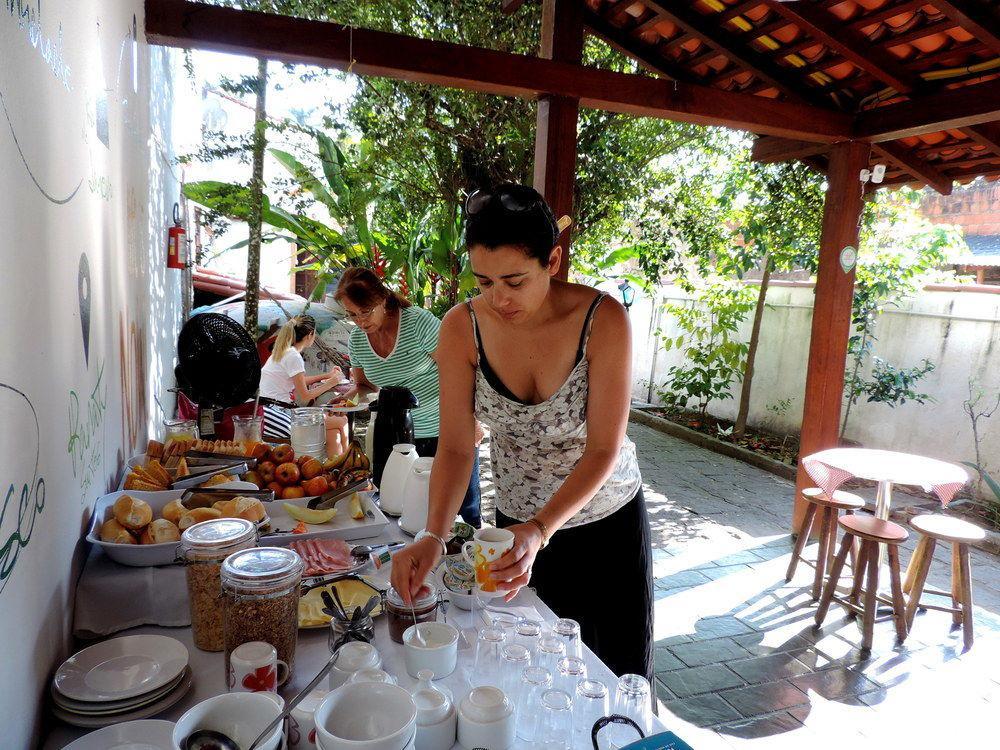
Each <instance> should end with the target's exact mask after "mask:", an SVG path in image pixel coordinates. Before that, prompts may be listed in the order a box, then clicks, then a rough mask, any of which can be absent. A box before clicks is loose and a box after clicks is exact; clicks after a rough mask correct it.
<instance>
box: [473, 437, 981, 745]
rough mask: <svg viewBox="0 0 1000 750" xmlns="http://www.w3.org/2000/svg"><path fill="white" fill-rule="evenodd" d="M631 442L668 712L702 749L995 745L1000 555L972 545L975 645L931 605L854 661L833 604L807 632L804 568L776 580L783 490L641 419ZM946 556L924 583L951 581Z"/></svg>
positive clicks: (852, 642)
mask: <svg viewBox="0 0 1000 750" xmlns="http://www.w3.org/2000/svg"><path fill="white" fill-rule="evenodd" d="M629 435H630V436H631V437H632V439H633V440H634V441H635V443H636V446H637V448H638V453H639V461H640V464H641V466H642V471H643V478H644V481H645V487H646V500H647V503H648V506H649V514H650V522H651V525H652V531H653V548H654V576H655V579H656V580H655V586H656V602H655V605H654V607H655V611H654V616H655V636H656V639H657V644H656V645H657V648H656V690H657V693H658V696H659V699H660V701H661V715H662V716H663V717H664V718H665V719H666V722H667V724H668V726H669V727H670V728H671V729H672V730H673V731H675V732H676V733H677V734H678V735H679V736H680V737H682V738H684V739H685V740H686V741H687V742H688V743H690V744H691V745H692V747H694V748H695V750H714V749H715V748H722V749H723V750H729V749H730V748H745V747H748V746H749V747H753V748H757V747H760V748H762V749H763V750H771V748H786V747H787V748H810V750H819V749H821V748H870V747H886V748H891V747H906V748H913V749H914V750H916V749H918V748H919V749H921V750H922V749H923V748H931V747H939V746H940V747H945V746H952V745H954V746H962V747H968V748H995V747H998V745H1000V743H998V741H997V739H996V736H995V721H996V716H997V712H998V711H1000V616H998V615H1000V560H998V559H997V558H996V557H994V556H992V555H987V554H985V553H981V552H979V551H977V550H973V559H972V570H973V582H974V587H975V595H976V604H977V607H976V613H975V628H976V643H975V646H974V647H973V649H972V650H971V651H970V652H969V653H967V654H962V653H961V634H960V633H959V632H952V631H951V628H950V625H951V618H950V615H946V614H944V613H939V612H932V611H927V612H925V613H923V614H920V615H918V617H917V621H916V623H915V626H914V629H913V632H912V634H911V635H910V636H909V638H908V639H907V642H906V645H905V646H904V647H901V648H895V647H894V631H893V626H892V623H891V621H886V622H881V623H878V624H877V625H876V632H875V644H874V648H873V650H872V653H871V655H870V656H868V657H867V658H865V659H862V658H861V656H860V652H859V645H860V642H861V634H860V630H859V627H858V624H857V622H855V621H853V620H849V619H847V618H846V617H845V616H844V614H843V610H842V609H840V608H839V607H836V606H834V607H833V608H831V610H830V614H829V615H828V617H827V622H826V624H825V625H824V627H823V628H822V629H821V630H819V631H814V630H813V627H812V625H813V616H814V614H815V605H814V604H813V603H812V600H811V598H810V595H809V591H808V586H809V585H810V584H811V581H812V577H811V573H812V569H811V568H809V567H807V566H805V565H800V566H799V570H798V572H797V574H796V577H795V579H793V581H792V582H791V583H790V584H786V583H785V580H784V574H785V569H786V567H787V565H788V561H789V556H790V552H791V545H792V540H791V537H790V536H789V533H788V529H789V518H790V512H791V503H792V495H793V485H792V483H790V482H788V481H786V480H784V479H780V478H778V477H776V476H774V475H772V474H768V473H766V472H763V471H761V470H759V469H756V468H754V467H752V466H748V465H746V464H744V463H742V462H740V461H737V460H735V459H730V458H727V457H725V456H720V455H718V454H715V453H712V452H710V451H707V450H705V449H702V448H698V447H696V446H693V445H691V444H689V443H686V442H683V441H681V440H677V439H675V438H672V437H668V436H666V435H663V434H662V433H659V432H657V431H655V430H653V429H651V428H649V427H646V426H643V425H639V424H635V423H632V424H630V426H629ZM484 480H485V481H484V490H487V489H489V485H488V482H489V465H488V461H487V462H486V465H485V466H484ZM484 500H485V503H484V506H486V508H488V507H489V505H490V498H489V497H488V496H486V497H484ZM487 512H488V511H487ZM913 546H914V543H913V542H912V541H911V542H908V543H907V544H906V545H904V551H903V553H902V562H903V564H904V565H905V564H906V562H907V560H908V559H909V555H910V554H911V553H912V550H913ZM807 551H809V552H812V553H813V554H815V545H812V547H811V548H807ZM946 555H947V553H946V552H940V553H939V554H938V555H936V556H935V560H936V562H935V564H934V565H933V566H932V574H931V577H930V580H929V584H930V585H933V586H935V587H938V588H945V589H948V588H950V585H949V579H950V565H949V558H948V557H947V556H946ZM939 557H940V559H937V558H939Z"/></svg>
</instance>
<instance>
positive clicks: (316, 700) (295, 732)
mask: <svg viewBox="0 0 1000 750" xmlns="http://www.w3.org/2000/svg"><path fill="white" fill-rule="evenodd" d="M327 692H328V691H326V690H313V691H312V692H311V693H309V695H307V696H306V697H305V698H303V699H302V700H301V701H300V702H299V705H297V706H296V707H295V708H293V709H292V713H291V715H290V716H289V717H288V747H289V750H315V748H316V722H315V721H314V719H313V715H314V714H315V713H316V708H317V707H318V706H319V704H320V703H322V702H323V699H324V698H325V697H326V694H327Z"/></svg>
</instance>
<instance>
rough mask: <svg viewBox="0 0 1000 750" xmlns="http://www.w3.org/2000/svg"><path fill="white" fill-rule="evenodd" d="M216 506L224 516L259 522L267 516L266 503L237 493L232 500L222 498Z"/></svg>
mask: <svg viewBox="0 0 1000 750" xmlns="http://www.w3.org/2000/svg"><path fill="white" fill-rule="evenodd" d="M214 507H215V508H217V509H218V510H219V511H221V512H222V517H223V518H245V519H246V520H248V521H254V522H257V521H263V520H264V518H265V517H266V516H267V511H265V510H264V504H263V503H262V502H261V501H260V500H258V499H257V498H255V497H243V496H242V495H237V496H236V497H234V498H233V499H232V500H220V501H219V502H217V503H216V504H215V506H214Z"/></svg>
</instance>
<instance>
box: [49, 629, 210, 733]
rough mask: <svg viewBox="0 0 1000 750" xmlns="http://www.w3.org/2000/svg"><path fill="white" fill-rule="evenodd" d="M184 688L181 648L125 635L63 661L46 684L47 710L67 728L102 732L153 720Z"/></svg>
mask: <svg viewBox="0 0 1000 750" xmlns="http://www.w3.org/2000/svg"><path fill="white" fill-rule="evenodd" d="M190 688H191V668H190V667H189V666H188V650H187V648H185V646H184V644H183V643H181V642H180V641H178V640H176V639H175V638H167V637H166V636H162V635H128V636H123V637H121V638H112V639H111V640H108V641H103V642H101V643H98V644H95V645H93V646H90V647H89V648H85V649H84V650H83V651H80V652H79V653H78V654H76V655H74V656H72V657H71V658H69V659H67V660H66V661H65V662H63V664H62V666H60V667H59V669H58V671H57V672H56V676H55V678H53V680H52V690H51V693H52V701H53V704H54V705H53V709H52V711H53V713H54V714H55V716H56V718H59V719H62V720H63V721H65V722H66V723H67V724H72V725H74V726H78V727H87V728H97V727H105V726H109V725H111V724H116V723H118V722H122V721H134V720H136V719H145V718H147V717H149V716H155V715H156V714H158V713H160V712H161V711H165V710H166V709H168V708H170V706H172V705H174V704H175V703H176V702H177V701H179V700H180V699H181V698H182V697H183V696H184V694H185V693H187V691H188V690H189V689H190Z"/></svg>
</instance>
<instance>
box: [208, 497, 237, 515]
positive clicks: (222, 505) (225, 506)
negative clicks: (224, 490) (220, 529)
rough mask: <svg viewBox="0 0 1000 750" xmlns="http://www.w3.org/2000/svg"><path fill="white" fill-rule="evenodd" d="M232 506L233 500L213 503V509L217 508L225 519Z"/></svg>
mask: <svg viewBox="0 0 1000 750" xmlns="http://www.w3.org/2000/svg"><path fill="white" fill-rule="evenodd" d="M232 504H233V499H232V498H230V499H229V500H216V501H215V502H214V503H212V507H213V508H215V509H216V510H217V511H219V513H221V514H222V515H223V516H224V517H225V516H228V515H229V508H230V506H232Z"/></svg>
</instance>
